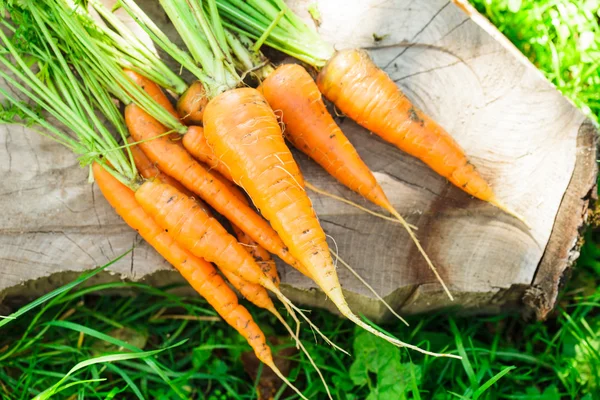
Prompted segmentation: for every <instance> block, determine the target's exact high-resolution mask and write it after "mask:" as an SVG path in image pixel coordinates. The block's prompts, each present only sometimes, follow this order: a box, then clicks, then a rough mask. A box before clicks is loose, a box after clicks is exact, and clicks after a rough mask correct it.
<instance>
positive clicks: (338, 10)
mask: <svg viewBox="0 0 600 400" xmlns="http://www.w3.org/2000/svg"><path fill="white" fill-rule="evenodd" d="M313 2H314V0H311V1H303V0H294V1H291V2H290V3H291V5H292V6H293V8H294V9H296V10H297V11H298V12H299V13H300V14H301V15H302V16H303V17H306V18H307V19H308V14H307V12H306V7H307V5H308V4H309V3H313ZM318 8H319V10H320V12H321V15H322V25H321V26H320V28H319V30H320V32H321V33H322V35H323V36H324V37H325V38H326V39H327V40H329V41H330V42H332V43H335V45H336V48H339V49H341V48H345V47H364V48H367V49H368V50H369V51H370V53H371V55H372V57H373V59H374V60H375V61H376V62H377V64H379V65H380V66H382V67H383V68H384V69H385V70H386V71H387V73H388V74H390V76H391V77H392V78H393V79H394V80H395V81H396V82H397V84H398V85H399V87H401V88H402V90H403V91H405V93H406V94H407V95H408V96H409V97H410V98H411V99H412V100H413V101H414V102H415V103H416V104H417V105H418V106H419V107H421V108H422V109H423V110H424V111H425V112H427V113H428V114H430V115H431V116H432V117H433V118H434V119H436V120H437V121H438V122H440V123H441V125H443V126H444V127H446V128H447V130H448V131H449V132H451V133H452V135H453V136H454V137H455V138H456V140H457V141H458V142H459V143H460V145H461V146H462V147H463V148H464V149H465V151H466V153H467V154H468V155H469V156H470V159H471V161H472V162H473V163H474V164H475V165H476V166H477V168H478V169H479V171H480V172H481V173H482V174H483V175H484V177H485V178H487V179H488V180H489V181H490V182H491V184H492V185H493V187H494V190H495V191H496V193H497V194H498V196H499V198H500V199H502V200H503V201H504V202H506V203H507V204H508V205H509V206H510V207H511V208H512V209H514V210H515V211H517V212H518V213H520V214H522V215H524V216H525V218H526V220H527V221H528V223H529V224H530V225H531V229H527V227H525V226H524V225H523V224H522V223H519V221H517V220H515V219H514V218H511V217H510V216H508V215H506V214H503V213H502V212H500V211H499V210H498V209H496V208H494V207H492V206H490V205H488V204H485V203H483V202H481V201H478V200H475V199H473V198H471V197H469V196H468V195H466V194H465V193H463V192H461V191H460V190H459V189H457V188H455V187H454V186H452V185H450V184H449V183H448V182H447V181H446V180H445V179H443V178H441V177H439V176H437V175H436V174H435V173H434V172H432V171H431V170H430V169H429V168H427V167H426V166H425V165H424V164H423V163H421V162H419V161H417V160H415V159H414V158H412V157H409V156H407V155H405V154H402V153H401V152H400V151H398V150H397V149H396V148H394V147H392V146H390V145H388V144H386V143H384V142H383V141H381V140H379V139H378V138H377V137H375V136H373V135H370V134H369V133H368V132H367V131H365V130H364V129H362V128H360V127H359V126H357V125H356V124H355V123H353V122H352V121H350V120H349V119H347V118H340V119H339V121H338V122H339V123H340V125H341V128H342V129H343V131H344V132H345V133H346V134H347V135H348V137H349V138H350V140H351V141H352V142H353V143H354V144H355V146H356V147H357V149H358V151H359V153H360V154H361V156H362V157H363V158H364V160H365V161H366V163H367V164H368V165H369V166H370V167H371V169H372V170H373V171H374V172H375V174H376V176H377V179H378V180H379V182H380V183H381V184H382V186H383V188H384V190H385V191H386V193H387V194H388V196H389V197H390V200H391V201H392V202H393V204H394V205H395V206H396V207H397V209H398V210H399V211H400V213H402V214H403V215H404V216H406V218H407V220H408V221H409V222H410V223H412V224H414V225H416V226H417V227H418V231H417V234H418V236H419V237H420V239H421V242H422V244H423V246H424V248H425V250H426V251H427V252H428V254H429V255H430V256H431V258H432V260H433V262H434V263H435V264H436V265H437V267H438V268H439V270H440V272H441V275H442V276H443V277H444V279H445V281H446V282H447V283H448V284H449V286H450V289H451V291H452V292H453V293H454V295H455V296H456V301H455V302H454V303H452V302H450V301H449V300H448V299H447V298H446V297H445V295H444V294H443V292H442V291H441V288H440V286H439V284H438V283H437V282H436V280H435V279H434V277H433V275H432V273H431V272H430V271H429V269H428V268H427V266H426V264H425V262H424V261H423V259H422V257H421V256H420V255H419V253H418V252H417V250H416V249H415V246H414V245H413V244H412V243H411V241H410V240H409V238H408V236H407V234H406V233H405V232H404V230H403V229H402V228H401V227H400V226H399V225H397V224H394V223H390V222H386V221H383V220H379V219H377V218H375V217H372V216H370V215H367V214H365V213H362V212H360V211H358V210H357V209H355V208H352V207H349V206H346V205H344V204H340V203H339V202H337V201H335V200H331V199H329V198H323V197H320V196H318V195H315V194H314V193H310V195H311V198H312V200H313V204H314V206H315V208H316V211H317V213H318V215H319V218H320V221H321V223H322V225H323V227H324V229H325V231H326V232H327V233H328V234H329V235H330V236H331V237H332V238H334V239H335V243H336V246H337V247H338V250H339V254H340V255H341V256H342V257H343V258H344V259H345V260H346V261H347V262H348V263H350V264H351V265H352V266H353V267H354V268H356V269H357V270H358V272H359V273H360V274H361V275H362V276H363V277H364V278H365V279H366V280H367V281H368V282H369V283H371V285H373V287H374V288H375V289H376V290H377V291H378V292H379V293H380V294H381V295H382V296H384V297H385V298H386V299H387V301H388V302H389V303H390V304H391V305H392V306H393V307H395V308H396V309H398V310H399V311H400V312H402V313H405V314H409V313H419V312H426V311H431V310H437V309H440V308H443V307H448V306H456V307H458V308H459V309H460V310H462V311H465V312H485V313H488V312H499V311H500V310H503V309H507V308H511V309H519V310H522V311H524V312H527V313H533V314H535V315H536V316H537V317H538V318H544V317H545V316H546V315H547V313H548V312H549V311H550V309H551V308H552V307H553V305H554V303H555V301H556V295H557V291H558V289H559V287H560V285H561V283H562V281H563V275H564V273H565V270H567V269H568V267H569V266H570V265H571V264H572V263H573V261H574V260H575V259H576V258H577V256H578V245H579V234H580V232H581V229H582V228H583V224H584V222H585V219H586V214H587V209H588V206H589V203H590V201H591V199H593V198H594V195H595V193H596V191H595V182H596V176H597V168H596V162H595V160H596V131H595V129H594V128H593V126H592V124H591V123H590V122H589V121H587V120H586V119H585V117H584V116H583V115H582V114H581V113H580V112H579V111H578V110H577V109H575V107H574V106H573V105H572V104H571V103H570V102H569V101H568V100H567V99H565V98H564V97H562V96H561V95H560V93H559V92H558V91H557V90H556V89H555V88H554V87H553V86H552V85H551V84H550V83H549V82H547V81H546V80H545V79H544V78H543V77H542V75H541V74H540V73H539V72H538V71H537V70H536V69H535V67H534V66H533V65H531V64H530V63H529V62H528V61H527V60H526V59H525V58H524V57H523V56H522V55H521V54H520V53H519V52H518V51H517V50H516V49H515V48H514V47H513V46H512V45H511V44H510V43H509V42H508V41H507V40H506V39H505V38H504V37H503V36H502V35H500V34H499V33H498V32H497V31H496V29H495V28H494V27H493V26H491V25H490V24H489V23H488V22H487V21H486V20H485V19H483V18H482V17H481V16H480V15H478V14H477V13H475V12H474V10H473V9H472V8H471V7H470V6H468V4H465V3H463V2H461V3H460V4H458V5H457V4H453V3H452V2H450V1H447V0H428V1H420V2H413V1H409V0H389V1H381V0H368V1H365V0H351V1H349V0H327V1H326V0H322V1H319V2H318ZM155 11H156V10H155ZM153 15H154V16H155V17H156V18H157V20H159V21H162V22H165V21H166V17H165V16H164V15H163V14H162V13H160V12H155V13H153ZM0 143H1V144H2V145H1V146H0V148H3V149H4V150H3V151H2V153H1V154H2V156H1V157H0V171H1V172H2V179H1V180H0V208H1V209H2V211H3V212H2V214H1V215H0V227H1V228H0V229H1V230H0V260H2V263H1V264H0V265H1V267H0V299H2V298H7V299H8V298H13V297H15V296H16V297H19V296H20V297H26V298H31V297H35V296H39V295H41V294H42V293H45V292H47V291H49V290H50V289H52V288H54V287H57V286H59V285H61V284H63V283H65V282H66V281H67V280H69V279H72V278H73V277H74V276H76V274H77V273H79V272H80V271H82V270H85V269H89V268H92V267H94V266H96V265H99V264H103V263H105V262H107V261H108V260H110V259H112V258H114V257H115V256H118V255H119V254H121V253H123V252H124V251H126V250H127V249H129V248H130V247H132V246H135V250H134V251H133V252H132V253H131V255H130V256H128V257H127V258H126V259H123V260H121V261H120V262H119V263H117V264H115V265H114V266H112V267H111V268H110V272H107V273H106V274H104V275H103V276H101V277H100V278H99V279H102V280H118V279H126V280H135V281H145V282H149V283H152V284H165V283H168V282H173V281H178V280H179V277H178V275H177V273H176V272H174V270H172V269H171V267H170V266H169V265H168V264H167V263H166V262H165V261H164V260H163V259H162V258H161V257H159V256H158V255H157V254H156V253H155V252H154V250H152V249H151V248H149V246H147V245H146V244H145V243H143V242H141V241H140V239H139V237H137V235H136V233H135V232H133V231H132V230H131V229H129V228H128V227H127V226H126V225H125V224H124V223H123V222H122V221H121V219H120V218H119V217H118V216H117V215H116V214H115V213H114V212H113V210H112V209H111V208H110V207H109V206H108V204H107V203H106V202H105V201H104V199H103V198H102V195H101V194H100V192H99V191H98V189H97V188H96V187H95V186H94V185H90V184H88V183H87V178H88V171H87V170H84V169H81V168H79V166H78V161H77V160H76V159H75V157H74V156H73V155H71V154H69V152H68V151H66V150H64V149H62V148H61V147H60V146H58V145H56V144H54V143H52V142H50V141H48V140H46V139H43V138H41V137H40V136H39V135H37V134H35V133H33V132H30V131H29V130H28V129H25V128H22V127H20V126H6V125H4V126H1V127H0ZM295 154H296V156H297V160H298V162H299V164H300V166H301V168H302V170H303V172H304V174H305V175H306V179H307V180H308V181H310V182H311V183H313V184H314V185H316V186H318V187H320V188H323V189H327V190H329V191H331V192H333V193H336V194H339V195H341V196H344V197H346V198H349V199H351V200H353V201H355V202H358V203H360V204H362V205H364V206H366V207H371V206H370V205H369V204H367V203H366V202H365V201H364V200H362V199H361V198H360V197H359V196H357V195H355V194H354V193H352V192H350V191H349V190H347V189H345V188H344V187H342V186H341V185H340V184H338V183H337V182H336V181H334V180H333V179H332V178H330V177H329V176H328V175H327V174H326V173H325V172H324V171H323V170H321V169H320V168H319V167H318V166H317V165H316V164H314V163H313V162H311V161H310V160H308V159H307V158H306V156H303V155H301V154H299V153H295ZM332 244H333V243H332ZM280 267H281V268H280V271H281V275H282V284H283V288H284V289H285V292H286V294H287V295H289V296H290V298H292V299H293V300H295V301H297V302H299V303H302V304H304V305H308V306H315V307H327V308H329V309H331V308H332V306H331V304H330V303H328V302H326V301H324V300H325V296H324V295H323V293H322V292H319V291H318V290H316V289H315V286H314V285H313V284H312V282H310V281H309V280H308V279H305V278H304V277H302V276H301V275H300V274H299V273H298V272H296V271H294V270H291V269H290V268H288V267H285V266H281V265H280ZM338 273H339V275H340V280H341V282H342V284H343V287H344V288H345V291H346V295H347V296H348V299H349V302H350V303H351V306H352V308H353V309H354V310H355V311H356V312H362V313H364V314H366V315H367V316H370V317H372V318H376V319H383V318H385V317H386V316H387V315H388V313H387V311H386V309H385V308H384V307H382V306H381V305H380V304H379V303H378V302H377V301H376V300H374V299H373V296H372V295H371V294H370V292H369V291H368V290H366V288H364V287H363V286H362V285H361V284H360V283H358V282H357V281H356V279H355V278H353V277H352V276H351V275H350V274H349V273H348V271H346V270H345V269H344V268H343V267H341V266H340V267H338ZM189 293H191V290H190V291H189Z"/></svg>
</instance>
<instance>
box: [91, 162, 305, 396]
mask: <svg viewBox="0 0 600 400" xmlns="http://www.w3.org/2000/svg"><path fill="white" fill-rule="evenodd" d="M92 169H93V172H94V178H95V181H96V184H97V185H98V187H99V188H100V190H101V191H102V193H103V194H104V197H105V198H106V200H107V201H108V202H109V203H110V205H111V206H112V207H113V208H114V209H115V211H116V212H117V214H119V215H120V216H121V217H122V218H123V219H124V220H125V222H126V223H127V224H128V225H129V226H130V227H131V228H132V229H135V230H136V231H137V232H138V233H139V234H140V236H142V237H143V238H144V240H146V241H147V242H148V243H149V244H150V245H151V246H152V247H153V248H154V249H155V250H156V251H158V253H160V254H161V255H162V256H163V257H164V258H165V259H166V260H167V261H168V262H169V263H170V264H171V265H173V266H174V267H175V268H176V269H177V270H178V271H179V272H180V273H181V275H182V276H183V277H184V278H185V280H187V281H188V282H189V283H190V285H191V286H192V287H193V288H194V289H195V290H196V291H197V292H198V293H199V294H200V295H201V296H202V297H204V298H205V299H206V300H207V301H208V302H209V303H210V305H211V306H212V307H213V308H214V309H215V311H217V312H218V313H219V315H220V316H221V317H222V318H223V319H224V320H225V321H226V322H227V323H228V324H229V325H231V326H232V327H233V328H235V329H236V330H237V331H238V332H239V333H240V334H241V335H242V336H244V337H245V338H246V340H247V341H248V344H250V346H251V347H252V349H253V350H254V353H255V354H256V357H258V359H259V360H261V361H262V362H263V363H264V364H265V365H267V366H269V368H271V369H272V370H273V371H274V372H275V373H276V374H277V375H278V376H279V377H280V378H281V379H282V380H283V381H284V382H285V383H286V384H288V385H289V386H290V387H292V388H293V389H294V390H296V392H298V393H299V394H300V396H301V397H302V398H305V397H304V396H303V395H302V394H301V393H300V392H299V391H298V389H296V388H295V387H294V386H293V385H292V384H291V383H290V382H289V381H288V380H287V378H286V377H285V376H284V375H283V374H282V373H281V371H279V369H278V368H277V366H276V365H275V362H274V361H273V356H272V354H271V350H270V348H269V346H268V345H267V342H266V339H265V335H264V334H263V332H262V331H261V330H260V328H259V327H258V325H256V323H255V322H254V320H253V319H252V316H251V315H250V313H249V312H248V310H246V309H245V308H244V307H243V306H242V305H240V304H239V303H238V301H237V296H236V295H235V293H234V292H233V291H232V290H231V289H229V287H228V286H227V285H226V284H225V282H224V281H223V279H222V278H221V277H220V276H219V274H218V273H217V271H216V270H215V269H214V267H213V266H212V265H211V264H210V263H208V262H207V261H205V260H204V259H202V258H199V257H195V256H194V255H192V254H190V252H188V251H187V250H185V249H184V248H183V247H182V246H181V245H180V244H178V243H177V242H176V241H175V240H174V239H173V237H172V236H171V235H170V234H168V233H167V232H166V231H165V230H163V229H162V228H161V227H160V226H159V225H158V224H157V223H156V222H155V221H154V219H153V218H152V217H151V216H150V215H149V214H148V213H147V212H146V211H144V209H143V208H142V207H141V206H140V204H139V203H138V201H137V200H136V195H135V194H134V192H133V191H132V190H131V189H129V188H128V187H127V186H125V185H123V184H122V183H121V182H119V181H118V180H117V179H115V178H114V177H113V176H112V175H111V174H110V173H108V172H107V171H106V170H105V169H104V168H103V167H102V166H100V164H98V163H94V165H93V167H92ZM166 186H167V185H166ZM142 187H143V185H142Z"/></svg>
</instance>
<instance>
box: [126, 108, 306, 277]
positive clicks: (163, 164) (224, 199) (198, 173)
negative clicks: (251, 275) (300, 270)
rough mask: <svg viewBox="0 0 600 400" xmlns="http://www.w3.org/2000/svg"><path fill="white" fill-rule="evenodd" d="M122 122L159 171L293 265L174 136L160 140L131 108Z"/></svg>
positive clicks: (159, 128)
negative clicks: (179, 183)
mask: <svg viewBox="0 0 600 400" xmlns="http://www.w3.org/2000/svg"><path fill="white" fill-rule="evenodd" d="M125 122H126V124H127V127H128V128H129V133H130V134H131V136H132V137H133V138H134V139H135V141H136V142H141V143H139V144H138V146H140V148H141V149H142V150H143V151H144V153H145V154H146V155H147V156H148V158H150V160H152V162H154V163H156V165H157V166H158V167H159V169H160V170H161V171H163V172H164V173H166V174H167V175H170V176H171V177H173V178H175V179H176V180H177V181H179V182H181V184H183V185H184V186H185V187H186V188H187V189H189V190H190V191H192V192H194V193H196V194H197V195H198V196H200V197H201V198H202V199H204V200H205V201H206V202H207V203H208V204H210V205H211V206H212V207H213V208H214V209H215V210H216V211H218V212H219V213H220V214H222V215H223V216H225V217H226V218H227V219H228V220H230V221H231V222H233V223H234V224H236V225H237V226H238V227H240V228H241V229H243V230H244V232H246V233H248V234H249V235H251V236H252V238H253V239H254V240H256V242H258V243H260V244H261V246H263V247H264V248H265V249H267V250H268V251H269V252H271V253H273V254H276V255H278V256H279V257H280V258H281V259H282V260H284V261H285V262H286V263H288V264H290V265H292V266H294V265H295V264H297V262H296V260H295V259H294V258H293V257H291V256H290V254H289V252H288V251H287V248H286V247H285V246H284V244H283V242H282V241H281V239H280V238H279V237H278V236H277V234H276V233H275V231H274V230H273V229H272V228H271V227H270V226H269V224H268V223H267V222H266V221H265V220H264V219H263V218H261V217H260V216H259V215H258V214H257V213H256V212H254V210H252V209H251V208H250V207H248V206H246V205H245V204H244V203H243V202H241V201H240V200H239V199H237V198H236V197H235V196H233V195H232V194H231V191H229V190H228V188H227V187H226V186H225V185H223V184H222V183H221V182H220V181H218V180H217V179H215V178H214V176H213V175H212V174H211V173H210V172H209V171H208V170H207V169H206V168H204V167H203V166H202V165H201V164H200V163H198V162H197V161H196V160H194V159H193V158H192V156H191V155H190V154H189V153H188V152H187V151H186V150H185V149H184V148H183V146H181V143H180V142H181V141H180V140H179V135H178V134H175V133H174V134H172V135H170V136H161V135H163V134H164V133H165V132H167V129H166V128H165V127H164V126H163V125H162V124H160V123H159V122H158V121H157V120H155V119H154V118H152V117H151V116H150V115H148V114H147V113H146V112H144V111H143V110H142V109H141V108H140V107H138V106H137V105H135V104H130V105H128V106H127V107H126V108H125Z"/></svg>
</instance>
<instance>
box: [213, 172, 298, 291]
mask: <svg viewBox="0 0 600 400" xmlns="http://www.w3.org/2000/svg"><path fill="white" fill-rule="evenodd" d="M215 177H216V178H218V179H219V180H220V181H221V182H222V183H223V184H224V185H225V186H227V187H228V188H229V190H231V193H233V195H234V196H235V197H237V198H238V199H239V200H240V201H242V202H243V203H244V204H246V205H247V206H249V204H248V200H246V196H244V194H243V193H242V192H241V191H240V189H238V187H237V186H235V185H234V184H233V183H232V182H231V181H228V180H227V179H225V178H223V177H222V176H220V175H219V174H218V173H215ZM231 228H232V229H233V233H235V237H237V240H238V242H239V243H240V244H242V245H243V246H244V247H245V248H246V250H247V251H248V253H250V255H251V256H252V257H254V261H256V263H257V264H258V265H259V266H260V268H261V269H262V271H263V272H264V273H265V274H266V275H267V276H268V277H269V278H271V280H272V281H273V283H274V284H275V285H276V286H277V287H279V282H280V279H279V274H278V273H277V265H275V261H274V260H273V259H272V258H271V254H269V252H268V251H267V250H265V249H264V248H263V247H262V246H261V245H260V244H258V243H256V241H255V240H254V239H252V238H251V237H250V235H248V234H247V233H246V232H244V231H243V230H241V229H240V228H238V226H237V225H236V224H231ZM298 265H299V267H300V268H302V266H301V265H300V264H298Z"/></svg>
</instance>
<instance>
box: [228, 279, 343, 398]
mask: <svg viewBox="0 0 600 400" xmlns="http://www.w3.org/2000/svg"><path fill="white" fill-rule="evenodd" d="M221 272H222V273H223V275H224V276H225V278H227V280H228V281H229V283H231V285H232V286H233V287H234V288H236V289H237V290H238V292H240V294H241V295H242V296H244V297H245V298H246V300H248V301H249V302H251V303H252V304H254V305H255V306H257V307H260V308H264V309H265V310H267V311H269V312H270V313H271V314H273V315H274V316H275V318H277V320H278V321H279V322H280V323H281V324H282V325H283V326H284V327H285V329H286V330H287V331H288V333H289V334H290V336H291V337H292V338H293V339H294V340H295V341H296V345H297V347H298V348H300V350H302V352H303V353H304V354H305V355H306V357H307V358H308V361H309V362H310V364H311V365H312V366H313V368H314V369H315V371H317V374H318V375H319V378H321V381H322V382H323V386H325V390H326V391H327V396H328V397H329V398H330V399H333V397H331V393H330V392H329V386H328V385H327V382H326V381H325V377H324V376H323V373H322V372H321V370H320V369H319V367H318V366H317V364H316V363H315V361H314V360H313V358H312V357H311V355H310V353H309V352H308V350H307V349H306V347H304V344H302V341H301V340H300V338H299V335H298V331H296V332H294V331H293V330H292V328H291V327H290V326H289V325H288V323H287V322H286V320H285V319H284V318H283V317H282V316H281V314H280V313H279V311H277V309H276V308H275V305H274V304H273V302H272V301H271V298H270V297H269V295H268V293H267V291H266V290H265V288H263V287H262V286H260V285H255V284H253V283H250V282H247V281H245V280H243V279H242V278H240V277H239V276H237V275H235V274H233V273H231V272H229V271H227V270H222V271H221Z"/></svg>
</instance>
